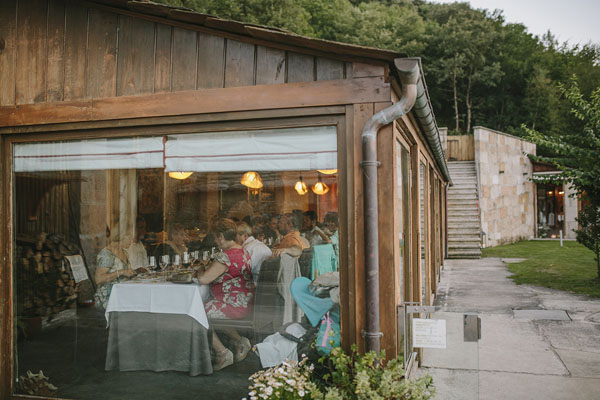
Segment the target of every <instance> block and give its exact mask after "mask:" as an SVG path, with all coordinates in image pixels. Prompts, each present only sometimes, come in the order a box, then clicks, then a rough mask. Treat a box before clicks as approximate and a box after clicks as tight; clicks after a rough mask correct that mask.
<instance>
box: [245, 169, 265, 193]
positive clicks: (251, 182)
mask: <svg viewBox="0 0 600 400" xmlns="http://www.w3.org/2000/svg"><path fill="white" fill-rule="evenodd" d="M240 183H241V184H242V185H244V186H247V187H249V188H250V189H260V188H262V187H263V182H262V179H261V177H260V175H259V174H258V172H254V171H248V172H246V173H245V174H244V175H243V176H242V179H241V180H240Z"/></svg>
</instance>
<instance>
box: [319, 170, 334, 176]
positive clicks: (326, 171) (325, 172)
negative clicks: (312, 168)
mask: <svg viewBox="0 0 600 400" xmlns="http://www.w3.org/2000/svg"><path fill="white" fill-rule="evenodd" d="M317 171H319V172H320V173H322V174H324V175H333V174H337V169H318V170H317Z"/></svg>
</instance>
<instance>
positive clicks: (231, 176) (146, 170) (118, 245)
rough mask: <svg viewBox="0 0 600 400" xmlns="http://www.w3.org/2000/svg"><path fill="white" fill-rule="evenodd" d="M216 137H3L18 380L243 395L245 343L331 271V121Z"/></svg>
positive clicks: (247, 371) (66, 386)
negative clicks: (40, 375) (11, 219)
mask: <svg viewBox="0 0 600 400" xmlns="http://www.w3.org/2000/svg"><path fill="white" fill-rule="evenodd" d="M219 135H220V133H209V134H193V135H177V136H173V137H166V138H163V137H158V138H127V139H101V140H88V141H70V142H54V143H33V144H16V145H15V147H14V171H15V179H14V182H15V187H14V193H15V214H16V216H15V227H14V232H15V239H16V251H15V262H14V268H15V272H16V273H15V276H16V283H15V284H16V286H15V289H16V290H15V293H16V308H17V312H16V318H15V320H16V325H17V330H18V331H19V337H18V340H17V341H16V346H17V349H16V357H15V363H16V365H15V377H18V376H25V375H26V373H27V371H28V370H31V371H35V372H37V371H39V370H42V371H43V372H44V374H45V375H46V376H48V377H49V379H50V382H51V383H52V384H53V385H55V386H56V387H57V388H58V389H57V390H56V391H54V392H51V393H50V395H51V396H57V397H76V398H106V397H107V396H108V397H110V396H113V397H118V396H120V395H121V391H122V390H125V388H126V387H129V386H130V385H133V386H134V387H137V390H134V391H133V392H134V393H131V392H130V391H128V392H127V393H128V396H129V397H133V398H135V397H136V396H137V397H139V398H142V397H147V396H148V395H149V394H151V395H152V396H159V395H164V396H169V397H171V396H172V395H173V393H174V392H173V391H175V393H176V392H177V391H180V392H181V398H186V397H192V396H193V397H197V395H198V394H202V393H205V394H208V393H211V392H212V393H219V395H221V396H223V398H242V397H244V396H245V395H246V388H247V378H248V377H249V376H250V375H251V374H252V373H253V372H255V371H256V370H258V369H259V368H261V360H260V359H259V357H258V356H257V355H256V354H255V353H253V352H252V351H250V348H251V346H253V345H255V344H256V343H258V342H260V341H262V340H263V339H264V338H265V337H266V336H268V335H270V334H273V333H274V332H277V331H278V330H279V328H280V327H281V326H282V325H284V324H285V323H288V322H294V321H300V318H301V317H302V312H301V310H300V309H299V307H298V306H297V305H296V304H295V303H294V301H293V298H292V296H291V294H290V289H289V286H290V284H291V281H292V280H293V279H294V278H296V277H298V276H306V277H308V278H310V279H314V278H315V277H317V276H318V275H320V274H323V273H325V272H330V271H336V270H338V269H339V259H340V258H339V233H338V226H339V215H338V203H337V201H338V200H337V199H338V196H337V188H338V185H337V173H336V172H337V171H335V170H334V168H336V167H337V150H336V148H335V143H336V140H337V139H336V137H337V133H336V129H335V127H321V128H298V129H286V130H269V131H252V132H229V133H226V134H223V135H222V136H221V137H219ZM306 135H308V136H309V137H311V140H306V139H304V140H301V139H302V137H303V136H306ZM316 139H319V140H316ZM318 169H321V170H327V173H321V172H319V171H317V170H318ZM174 172H186V175H188V176H187V177H185V179H181V178H184V176H183V175H177V176H171V175H174V174H173V173H174ZM248 172H254V174H253V176H252V177H250V176H249V175H248ZM300 176H302V180H303V182H305V183H306V186H307V187H308V190H307V191H306V192H305V193H304V194H299V192H298V191H297V190H296V189H295V185H296V183H297V182H298V179H299V177H300ZM258 180H260V183H261V185H255V184H250V182H257V181H258ZM315 186H316V187H317V189H314V187H315ZM325 187H326V188H327V190H325V189H324V188H325ZM311 188H313V189H312V190H311ZM284 268H285V269H284ZM282 271H284V272H285V273H282ZM107 323H108V327H107ZM160 371H162V372H160ZM224 379H225V381H224ZM223 382H227V385H223ZM15 388H16V389H15V390H16V392H19V393H24V392H23V390H25V389H24V387H22V386H19V385H18V384H17V385H15ZM130 393H131V394H130Z"/></svg>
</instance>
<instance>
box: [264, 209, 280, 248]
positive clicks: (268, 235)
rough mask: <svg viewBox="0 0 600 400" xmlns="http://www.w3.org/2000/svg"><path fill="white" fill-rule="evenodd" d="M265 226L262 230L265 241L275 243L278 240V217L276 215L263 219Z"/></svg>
mask: <svg viewBox="0 0 600 400" xmlns="http://www.w3.org/2000/svg"><path fill="white" fill-rule="evenodd" d="M265 219H266V220H265V225H264V228H263V232H264V234H265V239H266V240H268V241H269V243H275V242H277V240H278V239H279V236H281V235H280V233H279V229H278V226H279V216H278V215H267V216H266V217H265Z"/></svg>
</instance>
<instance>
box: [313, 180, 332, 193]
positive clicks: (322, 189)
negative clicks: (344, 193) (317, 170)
mask: <svg viewBox="0 0 600 400" xmlns="http://www.w3.org/2000/svg"><path fill="white" fill-rule="evenodd" d="M312 191H313V192H314V193H315V194H318V195H322V194H325V193H327V192H329V186H327V185H326V184H325V183H324V182H323V181H322V180H321V177H320V176H319V180H318V181H317V183H315V185H314V186H313V187H312Z"/></svg>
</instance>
